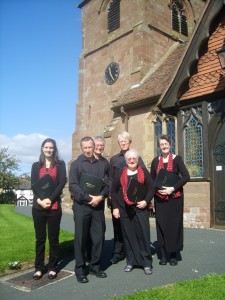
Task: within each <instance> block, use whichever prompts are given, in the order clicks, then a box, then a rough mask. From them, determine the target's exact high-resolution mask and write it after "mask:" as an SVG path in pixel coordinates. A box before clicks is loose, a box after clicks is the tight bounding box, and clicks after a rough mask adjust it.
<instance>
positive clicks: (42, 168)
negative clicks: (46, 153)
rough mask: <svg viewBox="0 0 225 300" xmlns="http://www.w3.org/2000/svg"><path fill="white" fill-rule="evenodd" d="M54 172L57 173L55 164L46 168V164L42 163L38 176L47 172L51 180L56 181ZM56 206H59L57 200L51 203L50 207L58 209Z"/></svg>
mask: <svg viewBox="0 0 225 300" xmlns="http://www.w3.org/2000/svg"><path fill="white" fill-rule="evenodd" d="M56 173H57V168H56V166H54V167H52V166H50V168H48V169H47V168H46V166H45V165H44V166H42V167H41V168H40V171H39V177H40V178H41V177H43V176H44V175H46V174H49V175H50V176H51V177H52V179H53V181H56ZM58 206H59V202H58V201H56V202H55V203H53V204H52V206H51V208H50V209H51V210H56V209H58Z"/></svg>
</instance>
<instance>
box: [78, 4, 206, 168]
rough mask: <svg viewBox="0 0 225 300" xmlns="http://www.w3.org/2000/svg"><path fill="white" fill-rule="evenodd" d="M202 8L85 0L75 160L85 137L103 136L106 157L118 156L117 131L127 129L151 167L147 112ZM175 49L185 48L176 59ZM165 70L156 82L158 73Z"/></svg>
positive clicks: (151, 129)
mask: <svg viewBox="0 0 225 300" xmlns="http://www.w3.org/2000/svg"><path fill="white" fill-rule="evenodd" d="M205 4H206V1H203V0H183V1H182V0H157V1H155V0H84V1H82V2H81V3H80V4H79V5H78V8H79V9H81V10H82V53H81V56H80V62H79V99H78V102H77V106H76V128H75V132H74V134H73V137H72V141H73V142H72V144H73V146H72V147H73V148H72V159H76V157H77V156H78V155H79V154H80V145H79V142H80V139H81V138H82V137H84V136H86V135H89V136H95V135H102V136H104V137H105V138H106V151H105V156H106V157H107V158H110V157H111V156H112V155H114V154H115V153H117V152H118V145H117V135H118V133H119V132H120V131H121V130H128V131H129V133H130V134H131V135H132V137H133V143H132V147H134V148H136V149H137V150H138V151H139V152H140V154H141V156H142V158H143V159H144V161H145V163H146V164H147V165H149V163H150V160H151V159H152V158H153V156H154V133H155V129H154V126H153V125H152V124H153V123H152V122H150V113H151V111H152V110H153V108H154V107H155V104H156V102H157V100H158V99H159V96H160V95H161V94H162V93H163V89H164V88H166V87H165V86H164V85H166V83H168V82H169V81H170V79H171V76H172V75H173V72H174V69H175V68H176V67H177V64H178V62H179V59H180V57H181V55H182V53H183V52H182V51H184V49H185V45H186V43H187V42H188V40H189V39H190V37H191V34H192V32H193V31H194V29H195V26H196V24H197V22H198V19H199V17H200V15H201V12H202V10H203V8H204V6H205ZM180 45H182V46H184V47H183V48H182V49H183V50H182V49H181V50H179V55H178V56H176V51H177V49H178V48H179V46H180ZM179 49H180V48H179ZM171 55H173V58H172V56H171ZM166 66H169V67H168V68H167V69H166V71H165V69H163V70H164V71H163V72H164V73H162V71H161V73H162V74H161V77H159V76H158V75H157V74H159V73H157V71H158V70H159V68H165V67H166ZM150 79H151V80H150ZM148 80H149V81H150V82H151V83H152V84H153V83H154V86H153V87H151V86H149V85H148V84H147V81H148ZM163 80H164V81H163Z"/></svg>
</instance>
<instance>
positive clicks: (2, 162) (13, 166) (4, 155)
mask: <svg viewBox="0 0 225 300" xmlns="http://www.w3.org/2000/svg"><path fill="white" fill-rule="evenodd" d="M19 163H20V161H19V160H17V159H16V157H15V156H13V155H11V154H9V153H8V148H6V147H3V148H0V191H9V190H12V189H16V188H17V187H18V185H19V182H20V179H19V177H18V176H16V174H15V171H18V170H19V169H20V168H19ZM0 193H1V192H0Z"/></svg>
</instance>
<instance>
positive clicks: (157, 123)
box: [154, 117, 162, 156]
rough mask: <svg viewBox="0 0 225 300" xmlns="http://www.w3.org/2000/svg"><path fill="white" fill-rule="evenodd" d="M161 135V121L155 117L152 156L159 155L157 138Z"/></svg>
mask: <svg viewBox="0 0 225 300" xmlns="http://www.w3.org/2000/svg"><path fill="white" fill-rule="evenodd" d="M161 135H162V120H161V118H159V117H157V119H156V121H155V122H154V155H155V156H157V155H159V154H160V150H159V147H158V138H159V137H160V136H161Z"/></svg>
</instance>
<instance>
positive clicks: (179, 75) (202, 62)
mask: <svg viewBox="0 0 225 300" xmlns="http://www.w3.org/2000/svg"><path fill="white" fill-rule="evenodd" d="M224 4H225V3H224V2H223V1H219V0H216V1H214V0H210V1H209V2H208V3H207V5H206V7H205V10H204V11H203V13H202V17H201V19H200V21H199V23H198V25H197V27H196V29H195V32H194V33H193V36H192V38H191V40H190V41H189V43H188V46H187V50H186V52H185V55H184V56H183V58H182V61H181V64H180V66H179V68H178V71H177V72H176V74H175V76H174V77H173V78H172V80H171V83H170V85H169V86H167V89H165V91H164V94H162V96H161V97H160V99H159V101H158V104H157V105H158V106H160V107H161V108H163V109H171V108H173V107H174V106H176V104H177V103H178V102H179V103H181V102H184V101H188V100H192V99H193V98H195V97H201V96H204V95H207V94H212V93H215V92H219V91H221V90H224V83H222V81H221V80H222V79H223V78H222V79H221V76H220V72H221V68H220V66H219V61H218V58H217V57H216V50H218V49H219V48H221V46H222V44H223V38H224V29H225V28H224V20H223V19H222V22H221V26H222V27H221V28H220V27H218V28H217V30H216V31H215V32H214V33H212V28H211V24H212V22H213V21H214V20H215V17H216V18H218V14H219V13H220V12H223V10H224V7H225V6H224ZM222 9H223V10H222ZM218 21H219V20H218ZM210 34H211V35H210ZM203 46H204V48H203ZM193 66H197V68H196V71H195V72H193V70H192V69H193ZM193 73H194V74H193ZM187 82H188V84H187ZM185 87H186V88H187V90H186V91H185V90H184V88H185Z"/></svg>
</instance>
